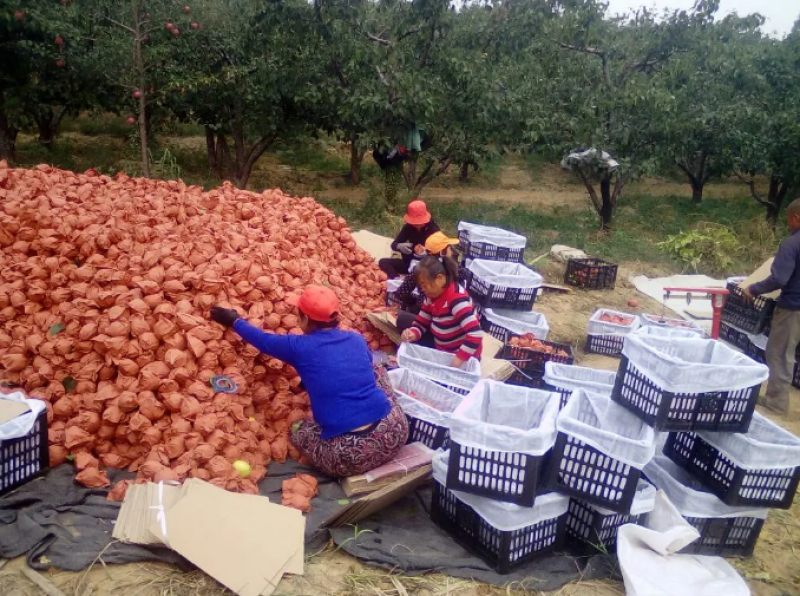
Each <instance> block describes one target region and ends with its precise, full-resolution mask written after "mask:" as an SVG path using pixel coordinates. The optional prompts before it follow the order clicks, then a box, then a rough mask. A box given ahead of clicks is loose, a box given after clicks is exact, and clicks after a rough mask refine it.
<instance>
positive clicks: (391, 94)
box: [375, 66, 397, 103]
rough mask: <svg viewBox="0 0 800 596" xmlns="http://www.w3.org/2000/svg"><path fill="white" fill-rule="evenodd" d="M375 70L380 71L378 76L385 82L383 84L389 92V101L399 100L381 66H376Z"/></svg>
mask: <svg viewBox="0 0 800 596" xmlns="http://www.w3.org/2000/svg"><path fill="white" fill-rule="evenodd" d="M375 71H376V72H377V73H378V78H379V79H380V80H381V83H383V86H384V87H386V92H387V93H388V94H389V103H394V102H396V101H397V96H396V95H395V94H394V91H392V86H391V85H390V84H389V81H388V80H387V79H386V75H384V74H383V71H382V70H381V67H380V66H376V67H375Z"/></svg>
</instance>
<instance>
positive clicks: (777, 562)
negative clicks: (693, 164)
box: [0, 262, 800, 596]
mask: <svg viewBox="0 0 800 596" xmlns="http://www.w3.org/2000/svg"><path fill="white" fill-rule="evenodd" d="M539 266H540V267H541V268H542V269H543V271H544V273H545V276H546V277H547V278H548V279H549V280H550V281H552V282H558V281H559V280H560V279H561V278H562V276H563V265H559V264H555V263H547V264H542V263H541V262H540V263H539ZM634 272H635V273H637V274H641V273H644V274H647V275H652V276H655V275H658V274H659V273H663V272H660V271H659V270H658V269H653V268H651V267H647V266H646V265H645V264H638V263H633V264H628V265H626V266H622V267H620V271H619V275H618V281H617V287H616V289H614V290H613V291H603V292H587V291H581V290H576V291H573V292H572V293H570V294H556V293H548V294H545V295H544V296H542V297H541V298H540V299H539V300H538V301H537V305H536V310H538V311H540V312H543V313H544V314H545V315H546V316H547V319H548V322H549V324H550V328H551V336H550V337H551V338H552V339H554V340H556V341H561V342H567V343H570V344H572V345H573V346H575V348H576V363H577V364H581V365H584V366H592V367H595V368H604V369H609V370H613V369H615V368H616V367H617V365H618V362H619V361H618V360H617V359H614V358H608V357H605V356H598V355H594V354H585V353H584V352H583V350H582V345H583V341H584V339H585V337H586V326H587V321H588V319H589V316H590V315H591V313H592V312H593V311H594V310H595V309H596V308H598V307H600V306H606V307H610V308H616V309H619V310H622V311H627V312H651V313H661V312H662V310H661V304H660V303H658V302H657V301H654V300H652V299H650V298H648V297H646V296H643V295H641V294H638V293H637V292H636V290H635V289H634V288H633V287H632V285H631V284H630V283H629V282H628V281H627V279H628V277H629V276H631V275H632V274H633V273H634ZM631 299H634V300H637V301H638V302H639V305H640V306H639V308H630V307H629V306H628V301H629V300H631ZM792 408H793V411H792V412H791V413H790V415H789V416H777V417H776V416H774V415H772V414H770V413H769V412H766V411H763V410H760V411H761V412H762V413H764V414H766V415H768V416H769V417H770V418H773V419H774V420H775V421H777V422H778V423H779V424H781V425H782V426H784V427H785V428H787V429H789V430H790V431H792V432H794V433H795V434H800V392H797V391H793V394H792ZM799 550H800V498H795V502H794V505H793V506H792V508H791V509H789V510H787V511H780V510H773V511H771V512H770V514H769V517H768V519H767V522H766V524H765V526H764V529H763V530H762V532H761V537H760V540H759V542H758V544H757V546H756V550H755V554H754V555H753V557H751V558H749V559H732V560H731V563H732V564H733V565H734V566H735V567H736V568H737V569H738V570H739V571H740V572H741V573H742V575H743V576H744V577H745V578H746V579H747V582H748V584H749V586H750V588H751V590H752V593H753V595H754V596H794V595H800V552H798V551H799ZM24 565H25V562H24V560H23V559H15V560H13V561H9V562H8V564H7V565H5V567H4V568H3V569H2V571H0V596H38V595H39V594H41V593H42V592H41V591H40V590H39V588H37V587H35V586H34V585H33V584H32V583H31V582H30V581H29V580H28V579H27V578H25V577H24V576H22V575H21V574H20V571H19V570H20V569H21V568H22V566H24ZM45 576H46V577H47V578H48V579H49V580H50V581H52V582H53V583H54V584H55V585H56V586H57V587H59V588H60V589H61V591H62V592H63V594H64V595H65V596H115V595H120V594H124V595H125V596H223V595H226V594H230V592H227V591H226V590H225V589H224V588H222V587H221V586H220V585H219V584H217V583H216V582H215V581H214V580H212V579H211V578H209V577H208V576H206V575H205V574H203V573H201V572H199V571H196V572H192V573H184V572H181V571H179V570H178V569H175V568H172V567H170V566H167V565H161V564H130V565H109V566H106V565H104V564H103V562H102V560H98V561H97V562H96V563H95V565H94V566H93V567H92V568H91V569H90V570H88V571H86V572H79V573H70V572H50V573H46V574H45ZM519 588H520V586H515V585H513V584H512V585H509V586H505V587H503V588H496V587H492V586H487V585H485V584H480V583H477V582H472V581H467V580H460V579H454V578H448V577H445V576H442V575H438V574H431V575H426V576H422V577H407V576H404V575H402V574H401V573H389V572H387V571H383V570H379V569H374V568H370V567H367V566H365V565H362V564H361V563H360V562H358V561H357V560H355V559H353V558H352V557H350V556H349V555H346V554H344V553H342V552H340V551H336V550H335V549H334V548H333V547H332V546H328V547H327V548H326V549H324V550H323V551H322V552H319V553H307V564H306V572H305V575H304V576H302V577H288V578H285V579H284V581H283V582H281V584H280V586H279V588H278V590H277V592H275V594H276V595H278V596H325V595H335V596H357V595H358V596H360V595H362V594H373V595H376V596H444V595H453V596H456V595H458V596H501V595H515V594H537V596H545V594H544V593H539V592H531V591H526V590H523V589H519ZM624 593H625V591H624V587H623V586H622V584H621V583H620V582H617V581H613V580H603V581H578V582H574V583H571V584H567V585H566V586H564V587H562V588H561V589H560V590H556V591H554V592H550V593H547V595H546V596H624ZM686 596H692V595H689V594H687V595H686ZM720 596H724V595H722V594H721V595H720Z"/></svg>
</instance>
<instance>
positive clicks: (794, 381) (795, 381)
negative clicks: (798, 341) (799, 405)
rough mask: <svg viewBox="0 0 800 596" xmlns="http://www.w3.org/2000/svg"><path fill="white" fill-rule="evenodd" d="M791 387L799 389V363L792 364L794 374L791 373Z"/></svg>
mask: <svg viewBox="0 0 800 596" xmlns="http://www.w3.org/2000/svg"><path fill="white" fill-rule="evenodd" d="M792 387H795V388H796V389H800V362H795V363H794V372H793V373H792Z"/></svg>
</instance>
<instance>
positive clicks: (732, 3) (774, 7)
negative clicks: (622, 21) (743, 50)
mask: <svg viewBox="0 0 800 596" xmlns="http://www.w3.org/2000/svg"><path fill="white" fill-rule="evenodd" d="M693 4H694V0H609V12H610V13H612V14H613V13H615V12H626V11H627V10H628V9H631V8H638V7H640V6H642V5H644V6H647V7H652V6H655V7H656V8H657V9H659V11H660V9H662V8H670V9H676V8H677V9H689V8H691V7H692V5H693ZM731 12H737V13H739V14H740V15H746V14H750V13H753V12H758V13H760V14H761V15H763V16H764V17H765V18H766V23H764V27H763V29H764V32H766V33H769V34H776V35H777V36H778V37H783V36H784V35H786V34H787V33H789V31H791V29H792V25H794V22H795V20H797V17H798V16H799V15H800V1H799V0H720V3H719V13H718V14H720V15H726V14H728V13H731Z"/></svg>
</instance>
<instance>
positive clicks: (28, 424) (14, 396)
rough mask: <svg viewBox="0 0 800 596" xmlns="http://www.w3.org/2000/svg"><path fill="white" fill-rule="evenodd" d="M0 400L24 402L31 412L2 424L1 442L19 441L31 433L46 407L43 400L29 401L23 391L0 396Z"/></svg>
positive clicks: (0, 425)
mask: <svg viewBox="0 0 800 596" xmlns="http://www.w3.org/2000/svg"><path fill="white" fill-rule="evenodd" d="M0 399H6V400H9V401H18V402H23V403H24V404H25V405H27V406H28V407H29V408H30V412H25V413H24V414H20V415H19V416H17V417H16V418H12V419H11V420H9V421H8V422H6V423H4V424H0V441H8V440H10V439H19V438H20V437H24V436H25V435H27V434H28V433H29V432H31V429H32V428H33V425H34V424H36V418H38V417H39V414H41V413H42V410H44V409H45V407H46V406H45V404H44V401H42V400H41V399H28V398H27V397H26V396H25V394H24V393H22V392H21V391H15V392H14V393H8V394H2V395H0Z"/></svg>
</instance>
